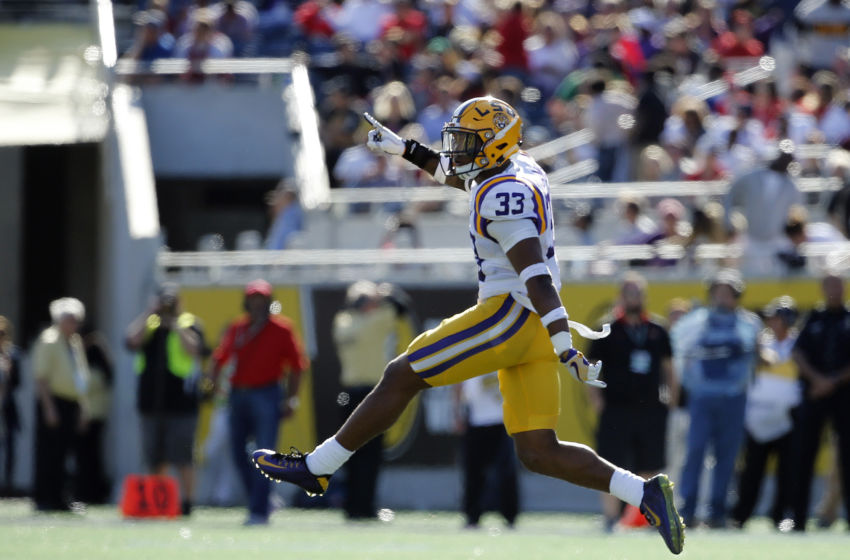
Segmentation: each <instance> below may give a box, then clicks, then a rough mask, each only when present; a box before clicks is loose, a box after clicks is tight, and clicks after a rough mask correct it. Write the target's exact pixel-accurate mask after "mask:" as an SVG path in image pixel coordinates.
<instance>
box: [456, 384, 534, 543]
mask: <svg viewBox="0 0 850 560" xmlns="http://www.w3.org/2000/svg"><path fill="white" fill-rule="evenodd" d="M455 387H456V390H457V391H456V396H457V399H458V400H457V404H458V412H459V416H460V417H459V419H458V424H459V428H460V429H461V431H462V433H463V436H462V438H463V440H462V452H463V513H464V515H465V516H466V526H467V527H468V528H476V527H478V523H479V521H480V519H481V514H482V513H483V512H484V497H485V491H486V490H487V488H486V487H485V485H486V482H487V473H488V472H489V471H492V472H493V474H494V478H493V480H494V482H495V484H494V485H493V486H494V487H493V488H491V490H492V491H495V492H496V493H497V494H498V504H499V506H498V507H499V513H500V514H501V515H502V517H504V518H505V522H506V523H507V524H508V526H509V527H513V526H514V523H515V522H516V518H517V515H518V514H519V485H518V483H517V465H516V453H514V445H513V442H512V441H511V437H510V436H509V435H508V433H507V432H506V431H505V426H504V423H503V416H502V394H501V393H500V392H499V376H498V374H497V373H496V372H493V373H488V374H487V375H482V376H481V377H473V378H472V379H467V380H466V381H464V382H463V383H461V384H460V385H456V386H455Z"/></svg>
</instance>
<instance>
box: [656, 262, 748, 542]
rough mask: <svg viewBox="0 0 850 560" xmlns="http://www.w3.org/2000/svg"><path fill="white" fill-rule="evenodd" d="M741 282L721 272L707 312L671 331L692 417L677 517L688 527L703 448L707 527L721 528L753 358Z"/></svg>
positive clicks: (711, 288)
mask: <svg viewBox="0 0 850 560" xmlns="http://www.w3.org/2000/svg"><path fill="white" fill-rule="evenodd" d="M743 291H744V282H743V280H742V278H741V275H740V273H739V272H738V271H737V270H733V269H728V268H727V269H722V270H720V271H719V272H718V273H717V274H715V275H714V277H713V278H712V279H711V281H710V282H709V288H708V297H709V305H708V306H707V307H704V308H701V309H697V310H695V311H692V312H691V313H689V314H688V315H686V316H684V317H682V318H681V319H680V320H679V322H678V323H676V325H675V326H674V327H673V330H672V332H671V341H672V343H673V359H674V365H675V367H676V371H677V372H679V374H680V375H681V376H682V385H683V386H684V388H685V389H686V390H687V392H688V412H689V413H690V415H691V424H690V430H689V433H688V443H687V454H686V457H685V466H684V469H683V470H682V477H681V479H682V499H683V501H684V507H683V508H682V517H683V518H684V519H685V524H686V525H691V526H692V525H693V522H694V514H695V513H696V503H697V496H698V494H699V480H700V475H701V473H702V468H703V460H704V458H705V452H706V449H707V448H708V447H709V446H711V447H712V448H713V450H714V456H715V459H716V465H715V467H714V469H713V471H712V487H711V497H710V503H709V506H710V512H709V515H710V517H709V519H708V525H709V526H710V527H714V528H719V527H723V526H725V524H726V490H727V488H728V486H729V481H730V479H731V478H732V474H733V471H734V468H735V458H736V457H737V456H738V449H739V448H740V447H741V442H742V440H743V436H744V407H745V405H746V400H747V395H746V392H747V386H748V384H749V382H750V379H751V378H752V375H753V370H754V368H755V365H756V358H757V355H758V344H757V342H758V334H759V332H761V330H762V324H761V321H760V320H759V318H758V317H757V316H756V315H754V314H753V313H750V312H748V311H746V310H744V309H741V308H740V307H739V301H740V298H741V294H742V293H743Z"/></svg>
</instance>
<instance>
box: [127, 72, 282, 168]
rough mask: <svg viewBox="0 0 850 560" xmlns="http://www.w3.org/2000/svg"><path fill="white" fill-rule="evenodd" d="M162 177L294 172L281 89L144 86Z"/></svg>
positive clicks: (153, 147) (156, 164) (155, 162)
mask: <svg viewBox="0 0 850 560" xmlns="http://www.w3.org/2000/svg"><path fill="white" fill-rule="evenodd" d="M141 100H142V105H143V107H144V110H145V116H146V117H147V125H148V131H149V134H150V145H151V156H152V158H153V166H154V172H155V174H156V176H157V177H192V178H194V179H198V178H203V177H215V178H221V177H229V178H236V177H268V176H276V177H281V176H290V175H292V173H293V162H292V157H293V156H292V140H291V137H290V132H289V125H288V124H287V120H286V107H285V105H284V103H283V98H282V92H281V88H280V87H278V86H269V87H260V88H258V87H257V86H256V85H253V84H250V85H244V86H243V85H239V84H235V85H229V86H225V85H221V84H217V83H215V82H210V83H206V84H202V85H193V86H188V85H185V84H160V85H157V86H155V87H154V86H151V87H146V88H143V89H142V97H141Z"/></svg>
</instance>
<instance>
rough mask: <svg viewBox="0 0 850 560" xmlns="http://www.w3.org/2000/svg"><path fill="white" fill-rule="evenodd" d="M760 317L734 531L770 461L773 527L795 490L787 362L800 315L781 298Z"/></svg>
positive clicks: (792, 381) (791, 379)
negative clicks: (771, 459)
mask: <svg viewBox="0 0 850 560" xmlns="http://www.w3.org/2000/svg"><path fill="white" fill-rule="evenodd" d="M762 314H763V315H764V319H765V324H766V325H767V329H765V330H764V331H762V333H761V335H760V336H759V347H760V354H761V360H760V363H759V367H758V368H757V369H756V375H755V379H754V381H753V383H752V384H751V385H750V387H749V389H748V391H747V407H746V410H745V412H744V427H745V428H746V447H745V450H744V469H743V470H742V471H741V474H740V478H739V479H738V503H737V504H736V505H735V507H734V508H733V509H732V514H731V518H732V522H733V523H734V524H735V525H737V526H738V527H741V526H743V525H744V524H745V523H746V522H747V520H748V519H749V518H750V516H751V515H752V514H753V511H754V510H755V507H756V502H757V500H758V496H759V491H760V490H761V485H762V480H763V479H764V474H765V471H766V467H767V460H768V458H769V457H770V456H771V455H777V456H778V459H779V463H778V468H777V471H776V491H775V492H774V497H773V505H772V507H771V509H770V518H771V519H772V520H773V524H774V525H776V526H778V525H779V523H780V522H781V521H782V520H783V519H785V513H786V509H788V508H789V507H790V491H791V488H792V487H793V485H794V481H793V472H792V461H793V452H794V450H793V447H792V441H791V434H792V428H793V420H792V418H791V410H792V409H793V408H794V407H795V406H797V405H798V404H800V398H801V395H800V385H799V383H798V379H797V377H798V374H797V364H795V363H794V360H793V358H792V357H791V350H793V348H794V343H795V342H796V341H797V330H796V329H795V328H794V324H795V323H796V322H797V318H798V316H799V313H798V312H797V304H796V302H795V301H794V299H793V298H792V297H790V296H781V297H777V298H774V299H773V300H771V302H770V303H769V304H767V306H765V308H764V311H763V313H762Z"/></svg>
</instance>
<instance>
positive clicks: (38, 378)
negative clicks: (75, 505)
mask: <svg viewBox="0 0 850 560" xmlns="http://www.w3.org/2000/svg"><path fill="white" fill-rule="evenodd" d="M50 316H51V318H52V319H53V325H52V326H50V327H48V328H47V329H45V330H44V331H43V332H42V333H41V335H40V336H39V337H38V341H36V343H35V346H34V347H33V351H32V364H33V376H34V377H35V384H36V395H37V399H38V401H37V405H38V414H37V417H38V419H37V428H36V461H35V487H34V498H35V506H36V508H37V509H38V510H39V511H55V510H67V509H68V508H69V506H68V501H67V499H66V497H65V490H66V489H65V485H66V482H67V479H68V472H67V471H66V469H65V462H66V459H67V457H68V455H69V454H70V453H71V452H72V450H73V448H72V446H73V443H74V442H75V441H76V437H77V434H78V433H79V432H80V431H81V430H82V429H83V428H84V427H85V424H86V422H87V417H88V413H87V403H86V391H87V385H88V380H89V366H88V362H87V361H86V352H85V349H84V348H83V341H82V339H81V338H80V335H79V334H78V333H77V331H78V330H79V328H80V324H81V323H82V321H83V320H84V319H85V308H84V307H83V304H82V303H81V302H80V300H78V299H74V298H61V299H57V300H55V301H52V302H51V303H50Z"/></svg>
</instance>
